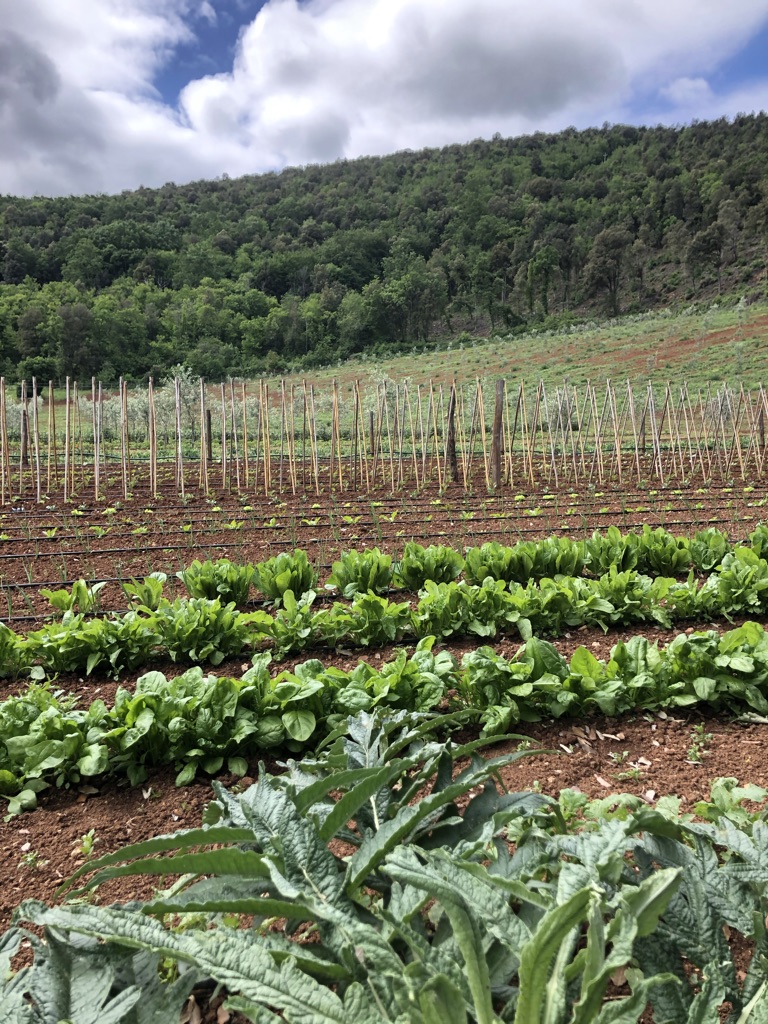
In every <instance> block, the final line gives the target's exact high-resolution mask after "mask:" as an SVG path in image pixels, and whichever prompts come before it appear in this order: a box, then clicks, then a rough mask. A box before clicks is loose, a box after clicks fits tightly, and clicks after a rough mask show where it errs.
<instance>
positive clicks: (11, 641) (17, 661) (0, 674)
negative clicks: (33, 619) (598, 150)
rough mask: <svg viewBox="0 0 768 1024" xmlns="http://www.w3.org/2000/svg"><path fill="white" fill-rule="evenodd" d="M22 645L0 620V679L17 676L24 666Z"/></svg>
mask: <svg viewBox="0 0 768 1024" xmlns="http://www.w3.org/2000/svg"><path fill="white" fill-rule="evenodd" d="M23 651H24V646H23V644H22V642H21V640H20V639H19V637H18V636H17V635H16V633H14V631H13V630H12V629H9V627H8V626H6V624H5V623H4V622H0V679H5V678H6V677H8V676H17V675H18V674H19V672H21V671H22V669H23V668H25V667H26V659H25V657H24V655H23Z"/></svg>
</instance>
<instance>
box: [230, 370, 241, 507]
mask: <svg viewBox="0 0 768 1024" xmlns="http://www.w3.org/2000/svg"><path fill="white" fill-rule="evenodd" d="M229 400H230V402H231V404H232V421H231V430H232V444H233V446H234V451H235V487H236V488H237V491H238V494H239V493H240V449H239V447H238V439H237V412H236V411H235V410H236V406H235V382H234V380H233V379H232V378H231V377H230V378H229ZM230 477H231V474H230Z"/></svg>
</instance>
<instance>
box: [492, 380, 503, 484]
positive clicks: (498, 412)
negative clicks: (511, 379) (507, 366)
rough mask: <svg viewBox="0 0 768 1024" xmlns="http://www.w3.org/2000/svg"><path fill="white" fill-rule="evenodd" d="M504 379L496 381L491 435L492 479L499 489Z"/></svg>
mask: <svg viewBox="0 0 768 1024" xmlns="http://www.w3.org/2000/svg"><path fill="white" fill-rule="evenodd" d="M503 431H504V380H503V379H500V380H497V381H496V401H495V403H494V406H493V433H492V436H491V481H492V483H493V486H494V489H495V490H497V491H498V489H499V487H500V486H501V453H502V450H503V447H504V438H503Z"/></svg>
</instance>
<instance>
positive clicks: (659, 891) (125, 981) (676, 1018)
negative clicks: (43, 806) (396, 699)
mask: <svg viewBox="0 0 768 1024" xmlns="http://www.w3.org/2000/svg"><path fill="white" fill-rule="evenodd" d="M448 724H450V723H446V722H445V720H444V719H441V718H440V716H438V718H437V719H434V720H431V721H425V720H424V718H423V716H415V715H409V714H407V713H403V712H401V713H392V712H389V713H387V712H386V711H383V712H380V713H374V714H367V713H365V712H361V713H359V714H358V715H357V716H356V717H353V718H350V719H349V720H348V721H347V722H345V723H344V725H343V726H342V727H341V728H340V729H339V730H338V731H337V732H336V733H335V734H334V736H332V737H329V740H328V742H327V743H326V745H325V748H324V749H323V750H320V751H318V753H317V754H316V755H315V756H314V757H306V758H304V759H303V760H302V761H301V762H300V763H296V762H294V763H292V764H291V765H290V766H289V770H288V771H286V772H284V773H282V774H280V775H270V774H269V773H268V772H266V771H264V770H263V769H262V770H261V772H260V777H259V780H258V782H257V783H256V784H255V785H253V786H250V787H248V788H247V789H245V791H243V792H241V793H238V794H235V793H232V792H228V791H227V790H225V789H224V788H223V787H222V786H220V785H218V784H217V783H215V782H214V791H215V796H216V798H215V800H214V801H213V802H212V803H211V804H209V805H208V807H207V808H206V810H205V813H204V816H203V822H204V823H203V825H202V826H201V827H196V828H192V829H187V830H184V831H180V832H176V833H174V834H171V835H165V836H158V837H155V838H153V839H149V840H144V841H142V842H140V843H135V844H133V845H131V846H128V847H126V848H124V849H122V850H118V851H115V852H113V853H108V854H106V855H105V856H103V857H101V858H99V859H98V860H95V861H90V862H86V863H85V864H84V865H83V866H82V867H80V868H79V869H78V870H77V871H76V872H75V874H74V875H73V876H72V878H70V879H68V880H67V882H66V883H65V884H64V885H63V886H62V887H61V889H60V891H59V894H60V895H61V894H62V892H64V891H66V893H67V894H68V895H70V896H71V897H73V899H72V901H71V902H69V903H68V904H65V905H59V906H56V907H46V906H45V905H44V904H43V903H40V902H37V901H32V900H28V901H26V902H25V903H23V904H22V906H21V907H20V908H19V909H18V911H17V912H16V914H15V916H14V923H13V926H12V927H11V929H10V930H9V931H8V932H7V933H6V934H5V935H3V936H0V954H1V955H2V956H3V957H4V963H5V964H6V965H9V966H10V964H11V963H12V958H13V956H14V955H15V954H16V953H17V952H18V951H19V949H20V948H22V944H24V945H25V946H26V947H27V949H28V950H30V951H31V961H32V962H31V963H30V962H29V960H27V966H24V967H22V968H21V969H20V970H17V971H16V973H13V971H11V970H7V971H5V972H4V976H3V977H2V978H0V1020H3V1021H4V1022H5V1021H7V1022H8V1024H16V1022H18V1021H25V1022H28V1024H46V1022H48V1021H57V1020H65V1019H66V1020H70V1019H73V1020H74V1019H77V1021H78V1022H82V1024H86V1021H88V1022H90V1021H94V1022H95V1021H97V1020H98V1021H106V1020H109V1021H110V1022H112V1024H136V1022H137V1021H140V1022H149V1021H161V1020H162V1021H170V1020H178V1019H180V1015H181V1014H182V1011H184V1010H185V1009H186V1016H187V1017H188V1016H189V1012H188V1008H189V1006H190V1002H189V997H190V994H191V993H192V992H193V991H194V992H195V993H196V995H197V999H198V1000H199V999H200V998H201V993H205V992H206V991H210V990H211V989H212V988H213V987H214V986H216V992H217V993H218V992H223V993H224V994H225V995H226V997H227V1002H226V1004H225V1006H224V1007H223V1016H224V1017H226V1016H227V1015H228V1014H232V1013H235V1012H236V1013H237V1014H238V1015H239V1018H240V1017H242V1019H245V1020H249V1021H253V1022H254V1024H256V1022H259V1024H261V1022H278V1021H285V1022H287V1024H308V1022H312V1024H340V1022H343V1021H360V1022H363V1021H364V1022H366V1024H385V1022H387V1021H399V1022H406V1021H407V1022H408V1024H471V1022H475V1024H502V1022H505V1021H506V1022H508V1024H609V1022H610V1024H634V1022H636V1021H637V1020H639V1019H641V1017H642V1019H643V1020H645V1019H649V1020H653V1022H654V1024H701V1022H704V1021H717V1020H725V1019H726V1018H725V1016H724V1014H725V1013H728V1017H727V1019H728V1021H731V1022H734V1024H736V1022H738V1024H759V1022H761V1021H764V1020H765V1006H766V1000H767V999H768V932H767V931H766V926H765V922H766V920H767V919H768V890H767V889H766V884H765V877H766V876H765V864H764V862H765V850H766V848H767V844H768V828H766V824H765V820H764V817H765V815H764V813H761V809H760V808H759V807H758V808H757V810H756V811H755V808H754V805H752V807H751V808H747V807H746V806H745V803H744V801H745V800H750V801H754V800H758V801H763V800H764V799H765V796H766V793H765V790H758V789H757V787H745V788H739V787H738V786H737V785H736V780H735V779H722V780H716V782H715V784H714V785H713V789H712V799H711V801H710V802H708V803H706V804H705V805H697V807H696V811H697V812H698V813H699V814H701V815H702V817H704V818H705V819H707V820H705V821H699V822H696V821H692V820H691V816H690V815H680V813H679V810H678V806H679V801H678V802H677V805H678V806H676V802H675V800H674V798H672V797H670V798H661V799H659V800H658V802H657V803H656V805H655V806H653V807H651V806H648V805H647V804H646V803H645V802H644V801H642V800H640V799H639V798H637V797H621V796H618V797H616V796H614V797H609V798H606V799H605V800H602V801H599V802H597V803H594V804H588V803H587V800H586V797H584V796H583V794H577V793H575V792H573V791H566V792H565V793H562V794H561V797H560V800H559V801H556V800H554V799H553V798H551V797H548V796H545V795H544V794H541V793H532V792H508V791H507V790H506V789H505V788H504V787H503V786H502V785H501V782H500V775H501V773H502V771H504V769H507V770H510V769H511V770H514V763H515V762H516V761H517V760H518V759H519V758H521V757H525V756H528V753H535V751H531V752H523V751H519V750H518V751H514V752H511V753H507V754H504V755H501V756H497V757H494V758H493V759H491V760H485V759H483V758H482V757H481V756H479V754H478V752H477V751H478V747H479V746H480V745H481V743H482V741H478V740H475V741H472V742H470V743H467V744H463V745H462V744H456V743H455V742H453V741H452V739H451V738H448V739H445V738H441V734H440V732H439V731H438V730H439V729H440V727H441V726H445V725H448ZM467 755H472V758H471V763H470V764H467V760H466V759H467ZM510 838H512V839H513V840H514V842H515V846H514V850H511V848H510V845H509V840H510ZM340 842H341V843H342V844H343V848H344V850H345V853H347V855H345V856H343V857H342V856H340V855H339V853H338V849H339V843H340ZM86 874H88V875H89V877H88V878H86V877H85V876H86ZM169 875H171V876H179V881H178V882H175V883H174V884H173V885H172V886H171V888H166V889H163V888H161V887H162V885H163V884H167V878H168V876H169ZM126 876H127V877H134V878H140V877H143V878H146V877H147V876H149V877H150V879H152V880H153V881H154V882H155V883H156V887H154V888H153V890H152V893H153V894H152V896H151V897H150V898H149V899H148V900H147V901H145V902H140V903H137V902H133V903H130V904H127V905H123V906H119V905H116V904H114V903H111V905H110V906H100V905H98V904H99V903H103V902H104V900H103V898H102V899H99V898H96V899H93V898H92V897H93V896H94V893H95V892H96V893H98V894H101V889H100V888H99V887H100V886H101V885H102V884H103V883H107V882H109V881H110V880H111V879H114V878H116V877H126ZM164 879H165V882H164ZM75 886H84V887H83V888H80V889H76V888H75ZM246 915H247V916H246ZM246 921H247V923H248V925H249V926H248V927H243V924H244V923H245V922H246ZM27 922H29V923H32V924H34V925H36V926H38V928H37V929H34V930H33V929H30V928H28V927H26V926H25V924H26V923H27ZM40 927H42V928H44V929H45V931H44V933H43V935H42V936H40V934H39V928H40ZM307 934H310V935H311V936H312V942H309V943H308V942H307V941H306V936H307ZM729 939H730V940H731V945H729ZM746 947H748V948H749V949H754V954H753V955H752V956H751V957H750V958H749V963H748V964H746V965H745V964H744V963H743V955H740V953H741V951H742V950H743V949H744V948H746ZM624 982H626V985H625V984H624ZM649 1004H650V1005H649ZM646 1013H647V1014H648V1017H647V1018H646V1015H645V1014H646ZM219 1015H220V1017H221V1016H222V1013H221V1011H220V1014H219Z"/></svg>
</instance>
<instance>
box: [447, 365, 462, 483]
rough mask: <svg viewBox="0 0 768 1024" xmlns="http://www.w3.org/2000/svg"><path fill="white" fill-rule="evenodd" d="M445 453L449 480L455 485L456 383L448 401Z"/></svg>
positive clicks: (456, 471) (457, 472) (456, 467)
mask: <svg viewBox="0 0 768 1024" xmlns="http://www.w3.org/2000/svg"><path fill="white" fill-rule="evenodd" d="M445 451H446V457H447V461H448V467H449V469H450V471H451V480H453V482H454V483H456V482H457V481H458V479H459V464H458V462H457V461H456V381H454V382H453V384H452V385H451V397H450V398H449V399H448V436H447V438H446V442H445Z"/></svg>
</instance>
